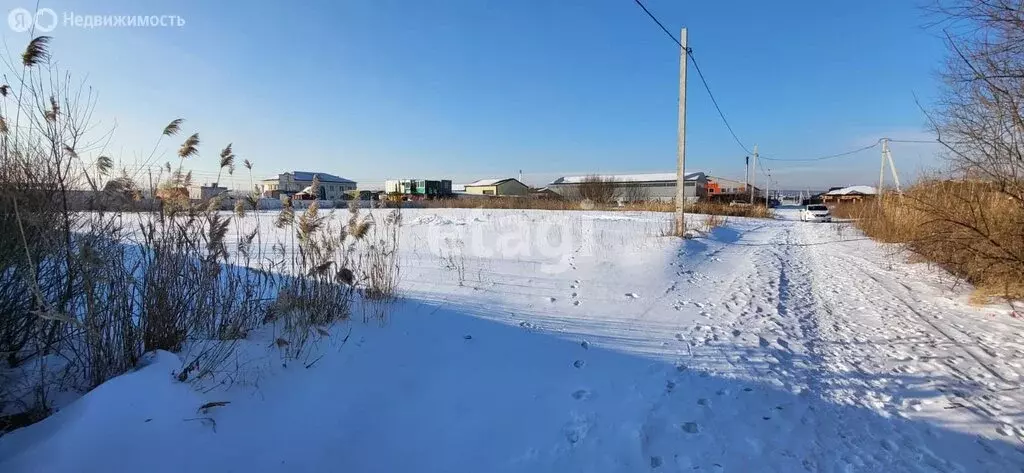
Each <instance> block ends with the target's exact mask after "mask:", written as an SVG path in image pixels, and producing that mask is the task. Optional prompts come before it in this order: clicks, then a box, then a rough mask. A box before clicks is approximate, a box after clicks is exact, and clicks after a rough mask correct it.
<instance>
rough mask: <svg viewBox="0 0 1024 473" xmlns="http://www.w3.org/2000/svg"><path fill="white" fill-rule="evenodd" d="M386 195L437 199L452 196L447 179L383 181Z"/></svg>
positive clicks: (450, 182)
mask: <svg viewBox="0 0 1024 473" xmlns="http://www.w3.org/2000/svg"><path fill="white" fill-rule="evenodd" d="M384 192H385V193H386V194H388V195H403V196H412V197H420V198H437V197H447V196H449V195H452V181H450V180H447V179H441V180H430V179H389V180H386V181H384Z"/></svg>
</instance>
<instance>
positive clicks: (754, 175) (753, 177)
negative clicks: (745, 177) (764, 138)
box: [750, 145, 757, 205]
mask: <svg viewBox="0 0 1024 473" xmlns="http://www.w3.org/2000/svg"><path fill="white" fill-rule="evenodd" d="M750 169H751V175H750V205H754V187H756V185H757V145H754V165H753V166H751V167H750Z"/></svg>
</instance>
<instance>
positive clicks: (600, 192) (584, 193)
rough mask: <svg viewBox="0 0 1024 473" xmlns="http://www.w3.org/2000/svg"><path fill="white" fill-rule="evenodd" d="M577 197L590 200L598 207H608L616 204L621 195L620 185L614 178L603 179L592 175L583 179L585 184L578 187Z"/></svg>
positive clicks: (582, 183)
mask: <svg viewBox="0 0 1024 473" xmlns="http://www.w3.org/2000/svg"><path fill="white" fill-rule="evenodd" d="M576 192H577V193H578V194H579V195H578V196H577V197H578V198H579V199H581V200H589V201H591V202H593V203H595V204H598V205H606V204H610V203H612V202H615V198H616V197H617V196H618V195H619V185H618V183H617V182H616V181H615V178H613V177H601V176H597V175H590V176H587V177H585V178H583V182H581V183H579V185H577V186H576Z"/></svg>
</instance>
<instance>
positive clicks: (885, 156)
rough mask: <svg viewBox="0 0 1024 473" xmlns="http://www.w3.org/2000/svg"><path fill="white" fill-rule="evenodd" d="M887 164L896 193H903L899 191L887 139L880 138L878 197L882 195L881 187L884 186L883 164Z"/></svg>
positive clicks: (898, 179) (898, 181) (898, 182)
mask: <svg viewBox="0 0 1024 473" xmlns="http://www.w3.org/2000/svg"><path fill="white" fill-rule="evenodd" d="M886 162H888V163H889V171H890V172H892V180H893V182H895V183H896V192H898V193H903V190H902V189H900V176H899V175H898V174H896V163H894V162H893V160H892V152H891V151H890V150H889V138H882V166H881V168H880V169H879V170H878V195H879V196H881V195H882V186H883V185H884V184H885V163H886Z"/></svg>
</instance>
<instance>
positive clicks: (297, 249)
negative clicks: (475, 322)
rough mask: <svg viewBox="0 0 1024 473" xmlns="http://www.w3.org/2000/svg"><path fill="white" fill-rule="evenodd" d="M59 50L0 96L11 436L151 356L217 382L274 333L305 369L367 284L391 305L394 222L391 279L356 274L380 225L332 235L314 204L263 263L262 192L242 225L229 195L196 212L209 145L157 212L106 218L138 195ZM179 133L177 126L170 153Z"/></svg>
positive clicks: (226, 159)
mask: <svg viewBox="0 0 1024 473" xmlns="http://www.w3.org/2000/svg"><path fill="white" fill-rule="evenodd" d="M48 41H49V39H48V38H46V37H41V38H36V39H35V40H33V41H32V43H30V45H29V47H28V48H27V49H26V52H25V54H24V56H23V65H24V70H23V71H10V74H8V77H15V78H17V79H18V82H17V86H16V87H11V86H9V85H4V84H0V311H2V314H3V317H0V352H2V354H3V359H2V364H0V382H2V384H0V432H2V431H3V430H6V429H10V428H17V427H20V426H23V425H25V424H26V423H30V422H35V421H37V420H39V419H41V418H43V417H45V416H46V415H48V414H49V413H50V412H52V408H53V403H52V399H51V398H52V396H51V395H50V393H51V391H52V390H53V389H55V388H58V387H59V388H61V389H70V390H78V391H86V390H88V389H91V388H93V387H95V386H97V385H99V384H101V383H103V382H104V381H106V380H108V379H110V378H112V377H114V376H117V375H120V374H122V373H124V372H126V371H128V370H130V369H132V368H133V367H135V366H136V365H137V363H138V362H139V360H140V359H141V358H142V355H143V353H145V352H147V351H151V350H170V351H176V352H179V353H180V354H181V356H182V357H183V364H182V367H181V369H180V370H179V371H178V373H177V377H178V379H179V380H181V381H190V382H192V381H201V380H205V379H209V378H215V377H216V376H218V374H219V373H222V372H223V370H222V365H223V364H224V363H226V362H227V361H228V360H229V359H230V358H231V357H232V354H233V353H234V349H235V346H236V343H237V341H238V340H240V339H242V338H245V337H247V336H248V335H249V333H250V332H251V331H252V329H254V328H256V327H258V326H260V325H261V324H265V323H270V324H273V325H274V327H275V329H276V328H278V327H280V328H281V334H282V336H281V337H277V338H276V340H275V342H274V343H275V344H276V345H277V346H278V347H279V348H282V349H283V351H284V354H285V356H288V357H292V358H295V357H298V356H300V355H301V354H304V353H306V350H305V349H304V348H305V347H306V346H307V344H308V342H309V341H310V340H311V339H312V338H314V337H320V336H326V335H327V333H328V331H327V329H326V326H327V325H329V324H330V323H332V322H335V321H338V320H344V319H346V318H347V317H348V316H349V312H350V302H351V300H352V296H353V294H354V288H355V287H356V286H358V285H360V284H365V285H366V286H367V287H373V288H375V289H374V291H375V292H374V291H371V293H372V294H385V295H388V296H391V295H393V294H394V293H395V290H396V286H397V283H398V277H397V250H398V238H397V226H398V225H399V224H400V221H399V218H398V217H395V218H388V219H385V221H384V222H383V225H381V227H382V228H381V230H380V231H381V232H383V233H382V234H387V232H392V233H391V235H393V238H391V239H390V240H389V239H387V238H384V240H385V241H387V242H388V246H387V248H386V249H383V250H382V251H383V256H381V255H374V252H373V250H374V249H381V248H383V247H382V246H380V245H379V244H377V246H372V245H371V251H370V256H368V257H367V258H368V261H369V262H371V263H372V262H374V261H377V260H374V259H373V258H374V257H379V258H382V259H381V260H380V261H389V262H391V263H392V264H393V265H394V266H393V267H391V268H390V269H388V270H383V269H369V270H367V271H366V272H362V271H360V270H359V269H358V268H357V267H356V265H357V264H358V263H359V260H358V259H357V258H355V257H354V256H353V254H354V248H355V246H356V245H357V244H358V243H359V242H360V241H361V240H362V239H363V238H364V237H365V236H366V235H367V234H368V233H369V230H370V228H371V227H374V225H373V222H371V221H368V220H365V219H360V218H358V213H357V212H353V213H352V215H351V217H350V219H349V220H348V221H347V222H334V221H332V219H331V218H329V217H327V216H325V215H323V214H322V213H321V211H320V209H319V208H318V207H317V205H316V204H315V203H314V204H313V205H311V206H310V207H309V208H307V209H306V210H305V211H303V212H301V213H296V211H295V210H294V209H293V208H292V207H291V206H290V205H289V206H286V207H285V209H284V210H282V211H281V212H280V215H279V216H278V219H277V220H278V224H279V226H281V227H282V228H287V230H288V231H287V232H286V233H285V241H279V242H278V244H277V245H275V246H274V248H273V250H272V251H269V252H267V251H265V244H268V243H270V242H269V241H267V240H266V238H265V235H263V234H262V233H261V231H260V229H261V227H262V223H261V219H262V217H261V216H260V213H259V212H254V213H252V215H251V217H250V218H246V214H247V213H248V212H249V211H250V210H255V209H256V206H257V202H258V196H256V195H255V194H253V195H249V196H246V197H245V198H243V199H239V200H237V201H236V203H235V205H234V209H235V213H234V215H231V214H228V213H225V212H221V211H220V208H221V206H222V201H221V196H218V197H216V198H214V199H212V200H211V201H210V202H208V203H198V202H192V201H190V200H189V198H188V192H187V186H188V185H189V184H190V183H191V174H190V172H189V171H188V170H187V169H186V167H187V166H186V164H187V162H189V161H191V160H193V159H196V158H197V157H198V155H199V149H200V143H201V142H200V138H199V134H198V133H192V134H190V135H188V136H187V137H185V138H184V139H183V140H182V141H181V143H180V145H178V147H177V157H178V159H177V165H174V164H172V163H166V164H165V165H164V166H163V167H162V169H161V170H160V172H159V173H158V174H157V176H156V177H155V180H154V181H153V182H151V183H150V185H149V188H150V190H151V191H155V192H156V193H157V196H158V197H159V202H160V205H159V208H158V209H157V210H156V211H155V212H140V213H111V212H109V211H108V209H111V208H114V209H118V210H120V209H123V208H131V207H132V205H133V204H132V202H134V201H135V200H136V199H137V198H138V196H139V195H140V194H141V191H140V190H139V189H140V188H141V187H140V186H139V185H138V184H137V183H136V182H134V180H133V179H132V176H131V175H130V174H128V173H127V172H123V171H122V172H121V173H120V174H119V175H118V174H117V173H115V172H114V170H113V160H112V159H111V158H109V157H106V156H104V155H102V154H101V153H102V148H101V147H99V146H97V145H96V141H93V140H91V139H90V130H95V129H96V126H95V124H92V123H90V122H89V118H90V117H91V113H92V110H93V100H92V96H91V95H89V94H88V93H86V92H85V90H87V89H86V88H84V87H82V86H73V85H72V84H71V82H70V80H69V76H68V75H66V74H65V73H63V72H61V71H58V70H57V69H56V68H55V67H53V66H52V65H50V64H49V63H48V54H47V50H46V47H47V44H48ZM11 117H14V118H13V120H12V118H11ZM182 124H183V120H181V119H176V120H173V121H171V122H170V123H169V124H168V125H167V126H166V127H165V128H164V130H163V133H162V135H160V138H159V140H158V142H157V143H158V146H159V144H160V143H161V142H162V140H164V139H170V138H172V137H174V136H176V135H178V134H179V133H180V132H181V131H182ZM154 153H155V151H154ZM234 162H235V155H234V153H233V151H232V147H231V145H228V146H227V147H225V148H224V149H223V150H222V151H221V153H220V161H219V163H220V165H221V168H222V169H223V168H227V169H228V172H229V173H231V172H233V170H234ZM244 165H245V167H246V169H247V170H249V172H250V180H251V178H252V176H251V171H252V163H251V162H249V161H248V160H244ZM115 176H116V177H115ZM81 195H85V196H88V197H87V198H88V199H98V200H100V201H99V202H97V205H95V206H94V208H95V211H92V212H80V211H79V210H80V206H79V203H80V202H76V199H77V198H78V196H81ZM113 204H116V205H113ZM232 229H233V230H234V232H233V233H232V232H231V231H230V230H232ZM382 267H383V266H382ZM388 271H390V272H388ZM357 275H364V279H365V282H363V281H360V280H359V277H358V276H357Z"/></svg>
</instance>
